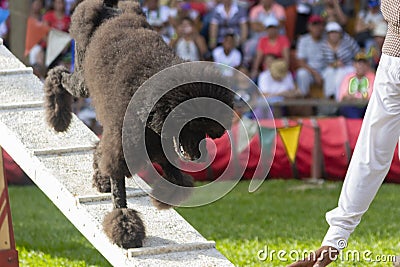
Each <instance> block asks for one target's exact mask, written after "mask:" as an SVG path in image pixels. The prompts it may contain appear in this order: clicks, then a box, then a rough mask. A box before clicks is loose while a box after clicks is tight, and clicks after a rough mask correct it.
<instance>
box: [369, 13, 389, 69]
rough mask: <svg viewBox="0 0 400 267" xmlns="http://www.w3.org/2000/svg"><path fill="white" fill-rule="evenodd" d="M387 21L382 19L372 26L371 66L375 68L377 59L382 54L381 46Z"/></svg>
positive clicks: (377, 62)
mask: <svg viewBox="0 0 400 267" xmlns="http://www.w3.org/2000/svg"><path fill="white" fill-rule="evenodd" d="M387 28H388V25H387V22H386V21H382V22H380V23H379V24H378V25H376V27H375V28H374V31H373V32H372V36H373V38H374V45H373V46H372V47H371V54H372V67H373V68H374V69H376V68H377V67H378V64H379V60H380V58H381V54H382V46H383V41H385V37H386V32H387Z"/></svg>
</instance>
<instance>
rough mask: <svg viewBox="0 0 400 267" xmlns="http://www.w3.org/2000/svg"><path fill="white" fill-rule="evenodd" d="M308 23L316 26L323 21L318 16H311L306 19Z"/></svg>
mask: <svg viewBox="0 0 400 267" xmlns="http://www.w3.org/2000/svg"><path fill="white" fill-rule="evenodd" d="M308 23H312V24H317V23H324V19H323V18H322V17H321V16H320V15H316V14H314V15H311V16H310V17H309V18H308Z"/></svg>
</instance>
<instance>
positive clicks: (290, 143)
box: [278, 125, 301, 163]
mask: <svg viewBox="0 0 400 267" xmlns="http://www.w3.org/2000/svg"><path fill="white" fill-rule="evenodd" d="M300 131H301V125H297V126H293V127H287V128H279V129H278V133H279V135H280V136H281V138H282V141H283V145H284V146H285V150H286V153H287V155H288V157H289V160H290V162H291V163H294V161H295V159H296V153H297V147H298V145H299V137H300Z"/></svg>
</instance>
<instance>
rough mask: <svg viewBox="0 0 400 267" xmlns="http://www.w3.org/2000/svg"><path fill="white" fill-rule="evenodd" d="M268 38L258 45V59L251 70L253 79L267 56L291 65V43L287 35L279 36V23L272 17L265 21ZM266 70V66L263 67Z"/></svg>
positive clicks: (263, 38)
mask: <svg viewBox="0 0 400 267" xmlns="http://www.w3.org/2000/svg"><path fill="white" fill-rule="evenodd" d="M264 26H265V28H266V31H267V34H268V36H264V37H261V38H260V40H259V41H258V44H257V52H256V57H255V59H254V61H253V66H252V68H251V78H253V79H254V78H256V77H257V75H258V71H259V69H260V66H261V64H262V62H263V59H264V57H265V55H267V54H271V55H274V56H275V57H277V58H283V59H284V60H285V62H286V64H288V65H289V54H290V43H289V39H288V38H287V37H286V36H285V35H281V34H279V29H278V27H279V21H278V20H277V19H275V18H274V17H272V16H270V17H268V18H267V19H266V20H265V21H264ZM262 69H263V70H265V66H264V67H262Z"/></svg>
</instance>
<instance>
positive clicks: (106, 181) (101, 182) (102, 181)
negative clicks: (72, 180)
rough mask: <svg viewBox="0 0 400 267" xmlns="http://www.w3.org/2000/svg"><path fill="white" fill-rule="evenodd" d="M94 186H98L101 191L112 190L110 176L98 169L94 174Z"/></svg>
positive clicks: (108, 191) (107, 191)
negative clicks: (104, 174) (102, 173)
mask: <svg viewBox="0 0 400 267" xmlns="http://www.w3.org/2000/svg"><path fill="white" fill-rule="evenodd" d="M92 185H93V187H96V189H97V191H99V192H100V193H110V192H111V181H110V177H109V176H103V175H101V174H100V173H99V172H98V171H96V172H95V173H94V174H93V183H92Z"/></svg>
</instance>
